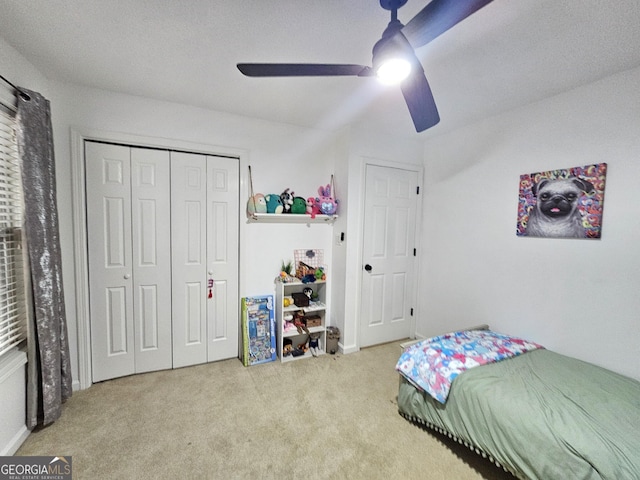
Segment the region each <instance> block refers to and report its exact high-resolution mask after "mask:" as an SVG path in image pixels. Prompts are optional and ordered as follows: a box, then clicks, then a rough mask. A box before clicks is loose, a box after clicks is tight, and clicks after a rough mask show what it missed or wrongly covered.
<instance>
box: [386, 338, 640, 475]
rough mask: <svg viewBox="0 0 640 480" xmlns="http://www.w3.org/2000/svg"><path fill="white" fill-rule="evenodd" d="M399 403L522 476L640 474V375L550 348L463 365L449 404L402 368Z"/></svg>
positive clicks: (404, 409)
mask: <svg viewBox="0 0 640 480" xmlns="http://www.w3.org/2000/svg"><path fill="white" fill-rule="evenodd" d="M398 408H399V410H400V413H403V414H405V415H407V416H409V417H415V418H417V419H422V420H424V421H426V422H429V423H431V424H433V425H435V426H438V427H441V428H444V429H445V430H447V431H449V432H451V433H452V434H454V435H455V436H456V437H458V438H459V439H462V440H464V441H467V442H469V443H472V444H473V445H475V446H477V447H479V448H481V449H482V450H483V451H484V452H486V453H488V454H490V455H492V456H493V457H494V458H495V459H496V460H497V461H498V462H500V463H501V464H502V465H505V466H508V467H509V469H510V470H512V471H513V472H514V473H516V474H517V475H518V476H520V477H523V478H530V479H541V480H554V479H558V480H565V479H585V480H586V479H598V478H603V479H610V480H633V479H640V382H638V381H636V380H633V379H631V378H627V377H625V376H622V375H618V374H616V373H613V372H611V371H608V370H606V369H603V368H600V367H597V366H595V365H591V364H589V363H586V362H582V361H580V360H576V359H573V358H570V357H566V356H563V355H560V354H557V353H554V352H551V351H549V350H536V351H533V352H529V353H526V354H523V355H520V356H518V357H514V358H510V359H508V360H503V361H501V362H497V363H494V364H490V365H484V366H482V367H477V368H472V369H470V370H468V371H466V372H464V373H463V374H461V375H460V376H458V377H457V378H456V379H455V380H454V382H453V384H452V388H451V391H450V393H449V398H448V400H447V402H446V404H444V405H443V404H441V403H439V402H437V401H436V400H434V399H433V398H432V397H431V396H429V395H428V394H426V393H424V392H422V391H419V390H417V389H416V388H415V387H414V386H413V385H411V384H410V383H408V382H407V381H406V380H405V379H404V378H403V377H402V376H401V381H400V389H399V393H398Z"/></svg>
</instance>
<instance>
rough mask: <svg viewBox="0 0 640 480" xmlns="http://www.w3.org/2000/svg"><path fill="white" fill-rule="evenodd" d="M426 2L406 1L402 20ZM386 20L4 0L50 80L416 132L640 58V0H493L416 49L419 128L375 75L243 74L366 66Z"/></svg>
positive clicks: (371, 13) (343, 11) (13, 25)
mask: <svg viewBox="0 0 640 480" xmlns="http://www.w3.org/2000/svg"><path fill="white" fill-rule="evenodd" d="M426 3H428V2H427V1H426V0H409V1H408V3H407V4H406V5H405V6H404V7H402V8H401V9H400V10H399V12H398V17H399V19H400V20H401V21H402V22H403V23H407V22H408V20H410V19H411V18H412V17H413V16H414V15H415V14H416V13H417V12H418V11H420V10H421V9H422V8H423V7H424V6H425V5H426ZM388 21H389V12H387V11H386V10H383V9H382V8H381V7H380V5H379V1H378V0H227V1H221V0H183V1H176V0H0V36H1V37H2V38H3V39H4V40H5V41H6V42H7V43H9V44H10V45H12V46H13V47H14V48H15V49H16V50H18V51H19V52H20V53H21V54H22V55H23V56H24V57H25V58H26V59H27V60H29V61H30V62H31V63H32V64H34V65H35V66H36V67H37V68H38V69H39V70H40V71H41V72H42V73H44V74H45V75H46V76H47V77H49V78H51V79H55V80H60V81H65V82H71V83H74V84H79V85H86V86H91V87H97V88H102V89H106V90H111V91H116V92H123V93H128V94H133V95H141V96H145V97H151V98H156V99H160V100H167V101H172V102H179V103H183V104H189V105H195V106H199V107H203V108H208V109H212V110H217V111H223V112H230V113H237V114H241V115H247V116H251V117H256V118H262V119H266V120H273V121H278V122H285V123H290V124H295V125H302V126H309V127H318V128H328V129H335V128H339V127H340V126H342V125H345V124H351V123H354V122H363V123H364V125H366V126H368V127H370V128H372V129H381V130H384V131H388V132H389V133H392V134H396V135H401V136H406V137H414V138H420V136H423V137H424V136H426V135H429V134H434V133H438V132H443V131H446V130H449V129H452V128H456V127H459V126H461V125H464V124H467V123H470V122H473V121H476V120H479V119H482V118H484V117H487V116H490V115H495V114H497V113H500V112H502V111H505V110H509V109H512V108H516V107H518V106H520V105H524V104H527V103H530V102H533V101H536V100H539V99H542V98H545V97H548V96H551V95H554V94H556V93H559V92H562V91H565V90H568V89H571V88H573V87H575V86H578V85H581V84H586V83H589V82H592V81H594V80H597V79H599V78H602V77H605V76H608V75H611V74H613V73H616V72H619V71H623V70H627V69H629V68H632V67H636V66H638V65H640V1H638V0H609V1H605V0H494V1H493V3H490V4H489V5H488V6H486V7H484V8H483V9H481V10H480V11H479V12H477V13H476V14H474V15H473V16H471V17H470V18H468V19H466V20H464V21H463V22H462V23H460V24H458V25H456V26H455V27H454V28H453V29H451V30H449V31H448V32H446V33H445V34H443V35H442V36H441V37H439V38H437V39H436V40H434V41H433V42H431V43H430V44H428V45H426V46H424V47H422V48H420V49H418V51H417V53H418V56H419V58H420V59H421V60H422V62H423V66H424V69H425V72H426V74H427V78H428V79H429V82H430V84H431V88H432V90H433V93H434V96H435V99H436V103H437V105H438V109H439V111H440V116H441V119H442V120H441V122H440V124H439V125H437V126H436V127H434V128H432V129H431V130H427V131H426V132H423V133H421V134H417V133H416V132H415V130H414V128H413V124H412V123H411V119H410V116H409V113H408V111H407V108H406V105H405V104H404V100H403V98H402V95H401V93H400V91H399V88H397V87H395V88H394V87H391V88H390V87H383V86H381V85H379V84H378V83H377V81H376V80H375V79H373V78H356V77H335V78H334V77H332V78H268V79H267V78H247V77H244V76H242V75H241V74H240V73H239V71H238V70H237V69H236V66H235V65H236V63H238V62H319V63H360V64H364V65H370V63H371V48H372V47H373V44H374V43H375V42H376V41H377V40H378V39H379V37H380V35H381V33H382V31H383V30H384V28H385V27H386V25H387V23H388ZM0 73H2V72H0Z"/></svg>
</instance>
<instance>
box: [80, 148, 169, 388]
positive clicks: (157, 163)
mask: <svg viewBox="0 0 640 480" xmlns="http://www.w3.org/2000/svg"><path fill="white" fill-rule="evenodd" d="M85 158H86V165H85V166H86V185H87V230H88V231H87V237H88V243H89V244H88V254H89V293H90V314H91V352H92V374H93V381H94V382H98V381H101V380H106V379H109V378H115V377H120V376H123V375H130V374H132V373H141V372H148V371H153V370H162V369H167V368H171V366H172V355H171V244H170V239H171V227H170V188H169V187H170V159H169V152H165V151H159V150H149V149H139V148H136V149H132V148H129V147H125V146H120V145H107V144H101V143H94V142H86V143H85Z"/></svg>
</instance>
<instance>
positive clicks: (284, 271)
mask: <svg viewBox="0 0 640 480" xmlns="http://www.w3.org/2000/svg"><path fill="white" fill-rule="evenodd" d="M292 271H293V262H292V261H291V260H289V261H288V262H287V263H285V262H284V261H283V262H282V264H281V265H280V274H279V275H278V277H277V278H276V280H275V281H276V282H282V283H291V282H296V281H297V279H296V277H294V276H293V275H292V274H291V272H292Z"/></svg>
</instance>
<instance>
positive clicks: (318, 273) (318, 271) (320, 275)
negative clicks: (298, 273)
mask: <svg viewBox="0 0 640 480" xmlns="http://www.w3.org/2000/svg"><path fill="white" fill-rule="evenodd" d="M313 275H314V276H315V277H316V280H326V279H327V275H326V274H325V273H324V268H322V267H318V268H316V271H315V272H313Z"/></svg>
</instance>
